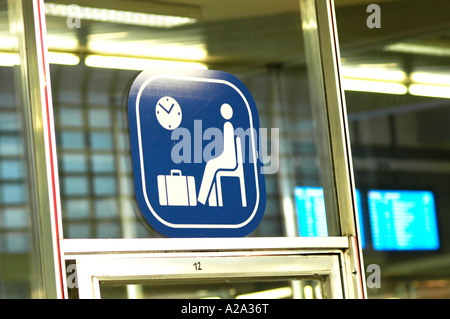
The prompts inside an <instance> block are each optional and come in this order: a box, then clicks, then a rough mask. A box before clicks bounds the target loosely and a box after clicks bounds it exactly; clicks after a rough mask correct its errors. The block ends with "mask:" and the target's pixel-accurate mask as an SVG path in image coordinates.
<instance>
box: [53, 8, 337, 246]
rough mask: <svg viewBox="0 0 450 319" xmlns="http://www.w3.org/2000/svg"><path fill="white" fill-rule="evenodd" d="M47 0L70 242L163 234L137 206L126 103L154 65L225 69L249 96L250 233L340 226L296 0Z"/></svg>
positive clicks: (330, 232) (319, 232)
mask: <svg viewBox="0 0 450 319" xmlns="http://www.w3.org/2000/svg"><path fill="white" fill-rule="evenodd" d="M45 3H46V20H47V30H48V45H49V51H50V57H52V56H54V57H55V59H54V60H53V61H54V63H52V64H51V66H50V69H51V79H52V89H53V90H52V92H53V103H54V109H55V114H54V115H55V126H56V142H57V144H58V158H59V162H60V170H59V178H60V187H61V205H62V219H63V227H64V237H65V238H151V237H161V235H159V234H158V233H157V232H155V231H154V230H153V229H152V228H151V227H149V225H148V224H147V223H146V222H145V221H143V220H142V219H141V218H140V216H141V213H140V212H139V209H138V207H137V205H136V201H135V197H134V189H133V180H132V169H131V158H130V156H131V154H130V143H129V128H128V120H127V107H126V96H127V90H128V89H129V85H130V81H132V80H133V79H134V77H135V76H136V75H137V74H138V73H139V70H140V69H145V68H149V67H151V66H152V65H153V64H156V63H158V62H159V63H165V64H166V65H175V66H177V65H180V63H186V64H187V65H188V67H192V68H197V67H202V68H208V69H211V70H222V71H226V72H229V73H231V74H233V75H235V76H236V77H238V78H239V79H240V80H241V81H242V82H243V83H244V84H245V85H246V86H247V88H248V89H249V90H250V92H251V94H252V95H253V97H254V99H255V102H256V105H257V108H258V112H259V117H260V122H261V128H262V129H263V130H262V131H261V132H262V133H261V134H264V135H265V136H266V138H264V139H263V141H262V150H263V152H264V158H265V159H264V162H265V163H264V167H265V172H266V173H265V175H264V176H265V181H266V188H267V205H266V207H267V208H266V212H265V215H264V218H263V220H262V223H261V224H260V226H259V227H258V228H257V230H256V231H255V232H254V233H253V234H252V236H257V237H268V236H269V237H282V236H336V235H339V234H340V232H339V230H338V228H337V227H336V221H335V220H336V219H337V213H336V212H335V211H334V208H333V207H325V200H324V190H323V183H322V179H323V178H324V176H330V174H329V173H327V174H325V175H324V174H323V171H324V170H327V169H328V168H327V167H323V166H321V163H320V159H319V152H321V153H322V154H325V156H327V155H326V154H327V152H328V151H327V150H325V149H324V150H320V148H323V146H322V145H326V144H327V143H326V142H324V141H323V140H322V139H324V138H327V137H326V136H324V135H323V134H319V133H318V132H317V129H316V127H319V126H320V125H318V121H320V120H321V119H318V118H315V116H314V112H313V107H312V102H311V92H312V91H317V90H318V88H315V87H311V85H310V83H309V82H308V72H310V71H311V70H310V67H311V66H310V64H309V63H308V62H307V61H306V56H305V37H304V36H303V32H302V20H301V19H300V16H301V14H300V2H299V1H298V0H283V1H277V2H273V1H263V3H258V4H256V3H255V2H254V1H239V3H237V2H235V1H226V2H223V3H218V2H211V1H194V0H192V1H182V2H181V3H178V4H170V3H164V4H158V5H156V4H155V5H153V4H152V5H148V6H145V7H144V6H141V5H139V3H140V2H134V1H132V2H131V3H130V5H129V6H127V8H128V9H124V8H122V7H120V6H119V5H118V3H119V2H117V3H116V4H112V3H111V4H110V3H107V2H104V1H89V4H87V2H84V1H79V2H78V4H76V5H67V2H66V1H58V0H54V1H46V2H45ZM90 8H95V9H90ZM93 10H94V11H95V10H96V11H95V12H96V14H92V12H91V11H93ZM127 10H130V11H133V13H129V14H128V13H126V12H125V11H127ZM177 15H181V16H182V17H181V18H178V20H177V19H174V18H172V19H171V18H170V16H177ZM127 16H131V17H134V19H127V18H126V17H127ZM118 17H122V18H120V19H119V18H118ZM139 19H140V20H139ZM139 21H140V22H139ZM158 21H159V22H158ZM170 21H172V22H170ZM175 21H178V23H176V22H175ZM61 53H64V54H66V55H65V57H66V58H67V60H57V59H56V57H58V56H60V57H63V56H64V55H62V54H61ZM69 57H72V59H70V58H69ZM58 61H59V62H58ZM50 62H52V61H50ZM189 63H191V64H189ZM261 136H262V135H261ZM327 187H328V186H327ZM328 191H330V192H331V189H330V190H328V189H325V193H327V192H328ZM330 219H333V221H332V222H329V221H330ZM327 221H328V222H327Z"/></svg>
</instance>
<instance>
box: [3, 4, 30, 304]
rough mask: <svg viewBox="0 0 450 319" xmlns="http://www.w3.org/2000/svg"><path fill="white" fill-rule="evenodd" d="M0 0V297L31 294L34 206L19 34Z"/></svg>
mask: <svg viewBox="0 0 450 319" xmlns="http://www.w3.org/2000/svg"><path fill="white" fill-rule="evenodd" d="M9 9H10V8H9V7H8V1H4V0H2V1H0V298H29V297H31V287H32V285H31V273H32V267H31V254H32V251H31V249H32V248H31V247H32V244H31V242H32V237H33V236H32V233H31V210H30V200H29V195H28V194H29V174H28V165H27V155H28V154H27V149H26V147H25V145H26V143H25V142H26V140H25V138H26V136H25V132H24V131H25V126H24V121H25V119H24V108H23V104H24V101H23V99H22V79H21V72H20V64H21V58H20V56H19V48H18V44H19V37H18V35H17V34H16V33H15V29H14V25H15V22H16V21H14V15H13V14H12V12H10V11H9Z"/></svg>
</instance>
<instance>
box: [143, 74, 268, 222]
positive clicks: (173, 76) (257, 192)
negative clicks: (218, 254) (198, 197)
mask: <svg viewBox="0 0 450 319" xmlns="http://www.w3.org/2000/svg"><path fill="white" fill-rule="evenodd" d="M157 79H173V80H181V81H195V82H207V83H217V84H224V85H228V86H229V87H231V88H232V89H233V90H235V91H236V92H237V93H238V94H239V95H240V96H241V98H242V99H243V101H244V102H245V105H246V107H247V110H248V115H249V120H250V134H251V143H252V150H253V152H252V157H253V168H254V175H255V185H256V205H255V207H254V209H253V212H252V214H251V215H250V217H249V218H247V220H245V221H244V222H242V223H239V224H174V223H170V222H168V221H166V220H164V219H163V218H162V217H161V216H159V215H158V214H157V213H156V211H155V210H154V209H153V207H152V205H151V204H150V201H149V199H148V196H147V190H146V182H145V167H144V158H143V155H142V139H141V122H140V115H139V102H140V99H141V95H142V92H143V91H144V89H145V87H146V86H147V85H148V84H149V83H150V82H152V81H154V80H157ZM136 123H137V125H136V127H137V136H138V145H139V163H140V173H141V180H142V193H143V195H144V199H145V203H146V204H147V207H148V208H149V210H150V212H151V213H152V215H153V216H154V217H155V218H156V219H157V220H158V221H159V222H161V223H162V224H164V225H166V226H167V227H171V228H242V227H244V226H245V225H247V224H248V223H250V222H251V221H252V220H253V218H254V217H255V215H256V212H257V210H258V206H259V196H260V194H259V180H258V168H257V162H256V145H255V136H254V129H253V118H252V112H251V109H250V105H249V104H248V101H247V99H246V98H245V95H244V94H243V93H242V92H241V90H239V88H237V87H236V86H235V85H234V84H233V83H230V82H228V81H225V80H220V79H211V78H200V77H192V76H182V75H155V76H152V77H150V78H148V79H147V80H145V81H144V83H143V84H142V85H141V87H140V88H139V91H138V94H137V96H136Z"/></svg>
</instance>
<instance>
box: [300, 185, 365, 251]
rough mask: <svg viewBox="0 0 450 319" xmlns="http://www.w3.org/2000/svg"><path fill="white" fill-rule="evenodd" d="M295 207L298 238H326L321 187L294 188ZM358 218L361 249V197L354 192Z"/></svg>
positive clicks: (362, 245)
mask: <svg viewBox="0 0 450 319" xmlns="http://www.w3.org/2000/svg"><path fill="white" fill-rule="evenodd" d="M294 194H295V204H296V206H297V216H298V226H299V232H300V236H303V237H326V236H328V228H327V217H326V212H325V199H324V195H323V189H322V187H296V188H295V190H294ZM356 201H357V205H358V217H359V223H360V225H361V226H360V238H361V248H364V246H365V238H364V231H363V227H362V225H363V220H362V205H361V195H360V192H359V191H358V190H356Z"/></svg>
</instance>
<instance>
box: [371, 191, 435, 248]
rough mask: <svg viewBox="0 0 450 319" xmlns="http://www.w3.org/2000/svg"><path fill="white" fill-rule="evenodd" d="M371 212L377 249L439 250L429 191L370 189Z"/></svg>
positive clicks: (374, 244)
mask: <svg viewBox="0 0 450 319" xmlns="http://www.w3.org/2000/svg"><path fill="white" fill-rule="evenodd" d="M368 204H369V216H370V224H371V229H372V239H373V247H374V249H375V250H394V251H395V250H436V249H438V248H439V237H438V230H437V220H436V206H435V201H434V195H433V193H432V192H430V191H411V190H371V191H369V192H368Z"/></svg>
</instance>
